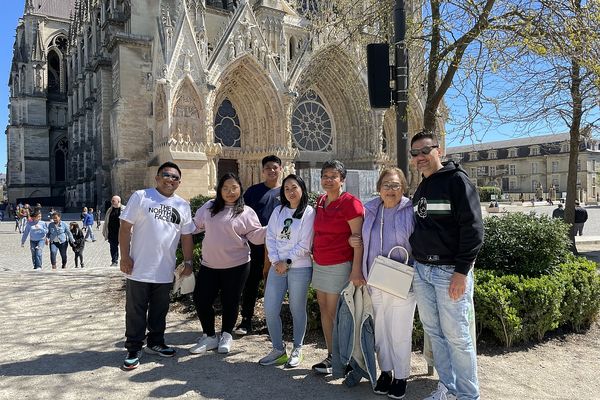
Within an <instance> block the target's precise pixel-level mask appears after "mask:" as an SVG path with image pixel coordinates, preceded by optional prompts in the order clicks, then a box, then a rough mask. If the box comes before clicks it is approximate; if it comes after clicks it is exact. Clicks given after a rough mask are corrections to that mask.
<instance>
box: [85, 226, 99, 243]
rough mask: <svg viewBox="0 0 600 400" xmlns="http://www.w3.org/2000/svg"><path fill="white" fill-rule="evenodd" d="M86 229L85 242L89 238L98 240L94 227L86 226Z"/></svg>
mask: <svg viewBox="0 0 600 400" xmlns="http://www.w3.org/2000/svg"><path fill="white" fill-rule="evenodd" d="M85 228H86V229H85V240H87V239H88V238H90V239H92V240H96V237H95V236H94V225H86V226H85Z"/></svg>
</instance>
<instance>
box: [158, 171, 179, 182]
mask: <svg viewBox="0 0 600 400" xmlns="http://www.w3.org/2000/svg"><path fill="white" fill-rule="evenodd" d="M160 176H161V177H162V178H163V179H169V180H172V181H174V182H179V179H181V178H180V177H179V176H177V175H173V174H170V173H168V172H163V173H161V174H160Z"/></svg>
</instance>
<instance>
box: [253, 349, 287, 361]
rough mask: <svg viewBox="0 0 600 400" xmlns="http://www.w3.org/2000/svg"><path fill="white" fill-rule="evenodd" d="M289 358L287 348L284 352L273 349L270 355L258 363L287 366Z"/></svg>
mask: <svg viewBox="0 0 600 400" xmlns="http://www.w3.org/2000/svg"><path fill="white" fill-rule="evenodd" d="M287 359H288V356H287V351H286V350H285V347H284V348H283V350H277V349H273V350H271V352H270V353H269V354H267V355H266V356H264V357H263V358H261V359H260V360H259V361H258V363H259V364H260V365H273V364H275V365H281V364H285V362H286V361H287Z"/></svg>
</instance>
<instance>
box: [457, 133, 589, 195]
mask: <svg viewBox="0 0 600 400" xmlns="http://www.w3.org/2000/svg"><path fill="white" fill-rule="evenodd" d="M569 150H570V147H569V134H568V133H565V134H554V135H544V136H535V137H527V138H520V139H512V140H504V141H499V142H490V143H482V144H475V145H469V146H457V147H449V148H448V149H447V152H446V153H447V158H448V159H453V160H455V161H458V162H460V163H461V165H462V166H463V168H464V169H465V170H466V171H467V173H468V174H469V176H470V178H471V180H472V181H473V183H475V184H476V185H477V186H496V187H499V188H501V189H502V192H503V193H506V194H509V196H510V197H511V198H513V199H514V200H517V199H519V197H520V195H521V193H522V194H523V197H524V199H525V200H529V199H532V198H536V197H540V196H539V195H540V194H543V198H547V197H554V199H556V198H559V197H562V195H563V193H564V192H565V191H566V190H567V175H568V167H569V165H568V164H569ZM577 171H578V172H577V191H578V193H577V198H578V199H579V200H580V201H583V202H592V201H594V202H597V201H598V199H599V197H600V188H599V187H598V178H599V176H600V175H599V173H600V144H599V142H598V140H596V139H591V138H583V139H582V140H581V142H580V146H579V159H578V163H577Z"/></svg>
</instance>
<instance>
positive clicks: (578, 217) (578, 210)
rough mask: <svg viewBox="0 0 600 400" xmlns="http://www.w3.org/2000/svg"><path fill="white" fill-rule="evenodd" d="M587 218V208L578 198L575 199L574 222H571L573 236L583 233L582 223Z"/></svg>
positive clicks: (583, 223)
mask: <svg viewBox="0 0 600 400" xmlns="http://www.w3.org/2000/svg"><path fill="white" fill-rule="evenodd" d="M587 220H588V213H587V210H586V209H585V208H583V207H581V205H580V204H579V200H575V223H574V224H573V225H574V227H575V236H577V235H579V236H582V235H583V225H585V222H586V221H587Z"/></svg>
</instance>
